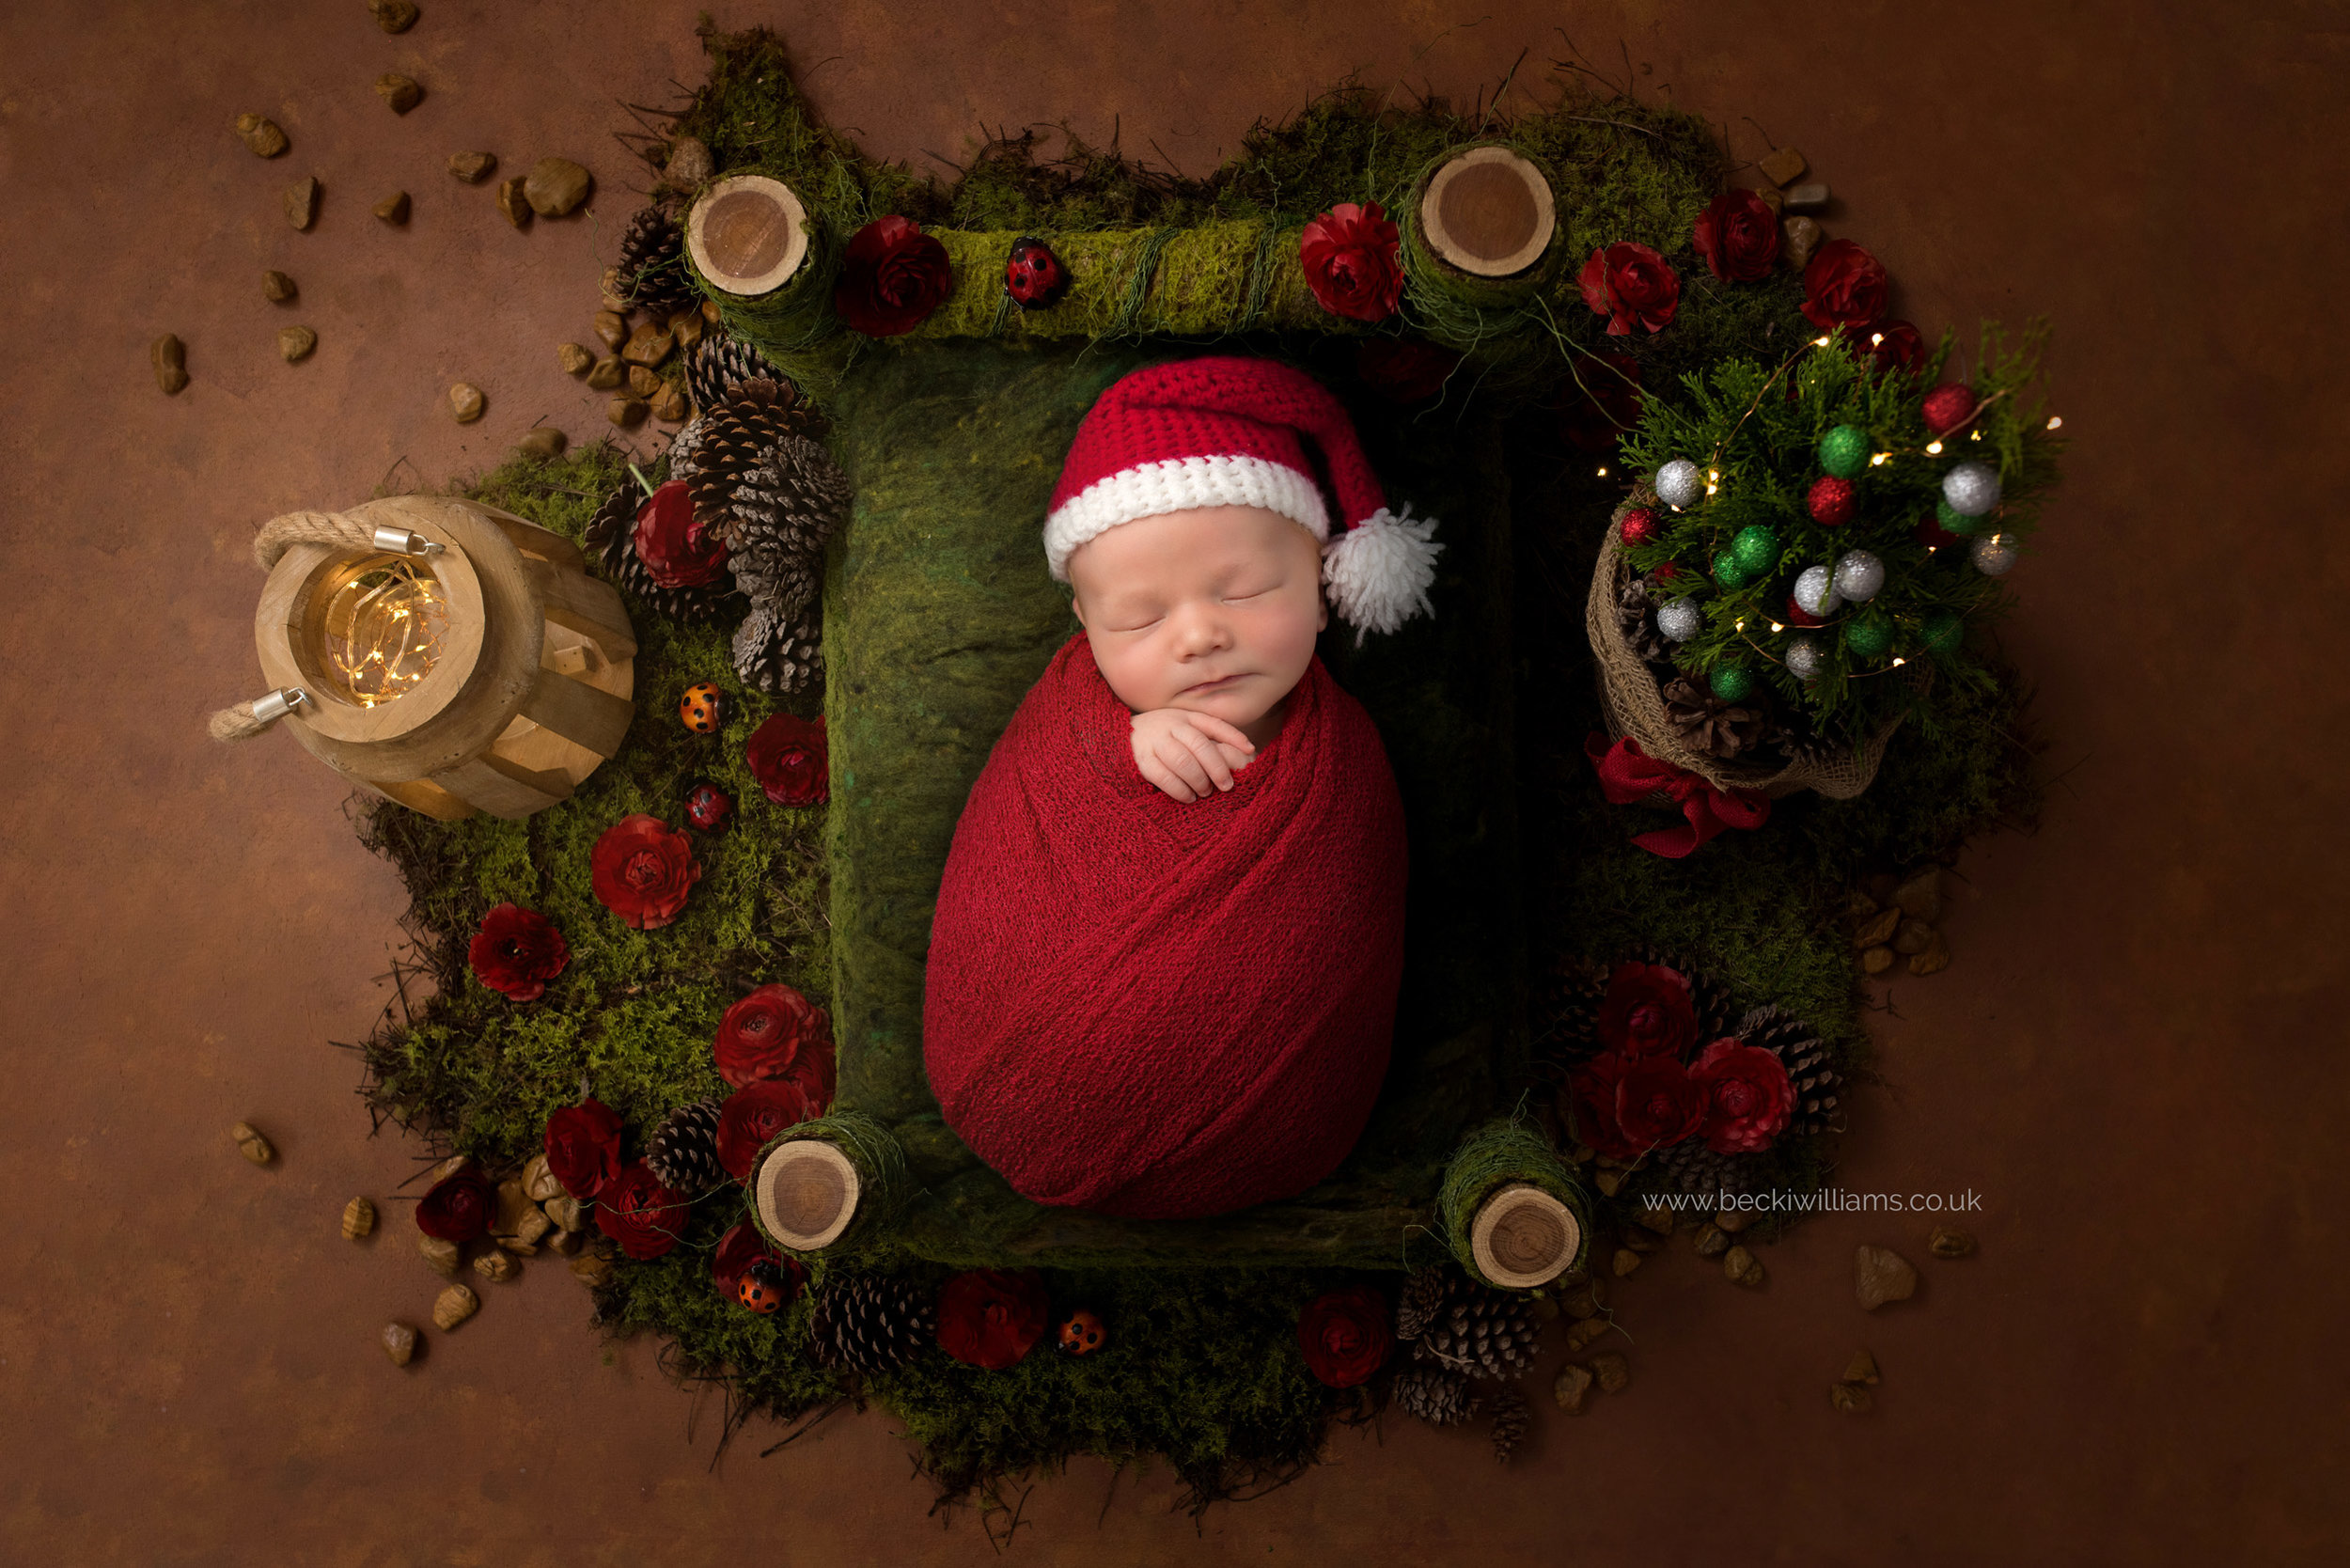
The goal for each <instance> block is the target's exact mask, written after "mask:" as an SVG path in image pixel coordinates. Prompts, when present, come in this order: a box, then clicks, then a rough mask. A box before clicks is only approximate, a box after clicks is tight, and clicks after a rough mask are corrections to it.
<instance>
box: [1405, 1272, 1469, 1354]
mask: <svg viewBox="0 0 2350 1568" xmlns="http://www.w3.org/2000/svg"><path fill="white" fill-rule="evenodd" d="M1453 1278H1454V1276H1453V1273H1452V1271H1451V1270H1450V1269H1449V1268H1447V1267H1445V1266H1444V1265H1443V1264H1438V1265H1437V1266H1436V1267H1434V1268H1424V1269H1421V1270H1420V1271H1419V1272H1418V1273H1417V1274H1414V1275H1413V1276H1412V1277H1411V1278H1408V1279H1406V1280H1404V1281H1403V1289H1402V1292H1400V1293H1399V1294H1397V1296H1396V1300H1395V1337H1396V1338H1397V1339H1399V1340H1417V1339H1418V1338H1419V1337H1420V1335H1421V1334H1422V1333H1424V1332H1426V1330H1427V1327H1428V1325H1430V1324H1431V1323H1433V1322H1434V1321H1435V1319H1436V1314H1437V1313H1439V1312H1441V1311H1443V1310H1444V1309H1445V1304H1446V1303H1447V1302H1449V1301H1450V1300H1451V1299H1452V1280H1453Z"/></svg>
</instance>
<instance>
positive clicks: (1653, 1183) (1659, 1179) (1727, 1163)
mask: <svg viewBox="0 0 2350 1568" xmlns="http://www.w3.org/2000/svg"><path fill="white" fill-rule="evenodd" d="M1761 1166H1762V1162H1761V1161H1760V1160H1759V1159H1757V1158H1756V1156H1754V1155H1752V1154H1716V1152H1714V1151H1713V1150H1711V1149H1708V1148H1707V1147H1706V1146H1705V1140H1704V1139H1703V1138H1701V1137H1691V1138H1684V1139H1683V1140H1682V1141H1681V1142H1679V1143H1676V1144H1672V1145H1670V1146H1669V1147H1668V1148H1664V1149H1659V1150H1658V1151H1656V1152H1655V1153H1654V1154H1653V1155H1651V1156H1650V1157H1649V1168H1650V1170H1651V1172H1652V1173H1653V1174H1652V1175H1651V1177H1650V1179H1649V1181H1648V1182H1647V1183H1646V1185H1648V1186H1650V1187H1652V1188H1655V1189H1659V1190H1663V1191H1668V1192H1685V1193H1688V1194H1690V1195H1691V1196H1693V1197H1703V1196H1710V1195H1712V1194H1714V1193H1722V1192H1728V1193H1745V1192H1753V1191H1755V1190H1757V1189H1758V1188H1759V1187H1761V1186H1762V1185H1763V1182H1762V1178H1761V1174H1760V1172H1761Z"/></svg>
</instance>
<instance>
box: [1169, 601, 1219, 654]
mask: <svg viewBox="0 0 2350 1568" xmlns="http://www.w3.org/2000/svg"><path fill="white" fill-rule="evenodd" d="M1175 640H1176V645H1177V646H1178V647H1179V648H1181V649H1183V650H1184V651H1214V650H1215V649H1218V648H1222V647H1225V646H1227V645H1228V644H1230V641H1231V640H1232V638H1231V628H1230V626H1229V625H1227V624H1226V622H1225V619H1224V617H1223V616H1222V615H1221V614H1219V613H1218V612H1217V611H1216V610H1215V609H1214V607H1213V606H1212V605H1207V604H1188V605H1185V606H1184V607H1183V610H1182V612H1181V613H1180V614H1178V615H1177V617H1176V621H1175Z"/></svg>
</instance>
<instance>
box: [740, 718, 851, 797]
mask: <svg viewBox="0 0 2350 1568" xmlns="http://www.w3.org/2000/svg"><path fill="white" fill-rule="evenodd" d="M743 760H744V761H745V762H748V763H749V764H750V765H751V776H752V777H754V778H756V779H758V780H759V787H760V789H762V790H764V791H766V792H767V798H768V799H769V800H771V801H774V802H775V803H776V805H777V806H822V805H823V803H824V802H825V801H827V800H830V799H831V798H832V780H831V778H830V776H829V769H830V767H831V758H830V754H829V752H828V751H827V750H826V747H825V744H824V721H823V717H822V716H819V717H818V718H817V720H816V721H815V722H814V723H813V724H811V723H809V722H808V721H807V719H804V718H795V717H793V716H792V715H791V714H790V713H770V714H769V715H768V716H767V722H766V723H764V724H762V725H760V727H759V728H758V729H755V730H753V731H751V738H750V743H749V744H748V745H745V746H744V748H743Z"/></svg>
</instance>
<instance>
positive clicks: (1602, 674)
mask: <svg viewBox="0 0 2350 1568" xmlns="http://www.w3.org/2000/svg"><path fill="white" fill-rule="evenodd" d="M1643 499H1644V498H1642V497H1635V498H1634V500H1631V501H1626V502H1625V503H1624V504H1623V505H1622V506H1621V507H1618V508H1617V509H1616V514H1615V515H1614V516H1613V517H1611V518H1609V519H1608V520H1607V537H1606V540H1605V541H1603V542H1602V543H1601V545H1600V547H1599V564H1598V565H1597V566H1595V567H1593V568H1592V570H1591V593H1590V599H1589V600H1588V601H1586V603H1585V604H1584V610H1583V625H1584V630H1585V632H1586V634H1587V635H1589V636H1590V639H1591V658H1592V660H1593V661H1594V663H1596V664H1597V666H1598V667H1599V697H1600V706H1601V707H1602V709H1603V710H1605V712H1606V718H1607V733H1608V737H1609V738H1610V739H1611V740H1622V738H1623V737H1625V736H1627V735H1629V736H1631V737H1632V739H1634V740H1635V741H1637V742H1638V743H1639V744H1640V749H1641V750H1642V751H1645V752H1647V753H1648V754H1649V755H1650V756H1651V757H1653V758H1655V759H1656V760H1658V761H1661V762H1670V763H1671V764H1672V765H1673V766H1674V767H1677V768H1686V769H1687V770H1688V771H1689V772H1691V773H1694V774H1696V775H1697V776H1700V778H1703V779H1704V780H1705V781H1706V782H1707V783H1709V784H1711V785H1713V786H1714V787H1715V788H1716V789H1717V790H1754V791H1759V792H1761V793H1763V794H1764V795H1767V796H1769V797H1771V798H1772V799H1777V798H1778V797H1779V796H1781V795H1792V794H1794V792H1797V791H1798V790H1817V791H1818V792H1820V793H1822V794H1824V795H1825V796H1827V797H1828V798H1829V799H1830V800H1850V799H1851V798H1852V797H1853V796H1855V795H1857V794H1858V793H1859V792H1861V791H1863V790H1865V789H1867V788H1868V787H1869V784H1870V781H1871V780H1872V779H1873V778H1875V777H1876V776H1877V764H1878V763H1879V762H1881V761H1883V760H1885V744H1886V743H1887V742H1888V741H1889V740H1891V739H1892V738H1893V731H1894V730H1896V729H1900V728H1901V722H1902V715H1900V714H1899V713H1896V714H1894V715H1893V717H1892V718H1891V719H1890V720H1889V721H1888V722H1887V723H1886V725H1885V726H1884V728H1882V729H1879V730H1878V731H1877V732H1876V734H1875V735H1873V736H1872V737H1871V738H1870V740H1869V743H1868V745H1865V746H1863V747H1861V748H1860V749H1859V750H1857V751H1851V750H1838V751H1832V752H1829V753H1827V754H1825V756H1822V757H1820V758H1819V759H1818V760H1812V761H1806V762H1793V763H1789V764H1787V765H1785V766H1780V765H1778V763H1776V762H1747V761H1744V760H1738V761H1728V762H1725V761H1723V760H1721V759H1720V758H1718V757H1715V756H1711V755H1709V754H1708V753H1705V752H1702V751H1694V750H1691V749H1690V748H1689V747H1687V746H1685V745H1683V744H1682V743H1681V742H1680V740H1679V739H1678V738H1676V737H1675V735H1674V733H1673V729H1672V726H1671V725H1670V724H1669V722H1667V720H1666V718H1665V697H1664V694H1663V693H1662V692H1661V691H1659V690H1658V689H1657V685H1656V675H1655V672H1654V671H1653V670H1652V669H1651V668H1650V667H1649V666H1648V664H1647V662H1646V661H1645V660H1643V659H1642V658H1641V657H1640V656H1639V654H1637V653H1636V652H1634V651H1632V645H1631V644H1629V643H1627V642H1626V641H1624V637H1623V630H1622V626H1621V625H1619V624H1618V622H1617V619H1616V604H1617V603H1618V599H1619V596H1620V595H1621V594H1622V591H1623V584H1624V581H1625V578H1626V577H1627V576H1628V575H1629V573H1630V572H1631V567H1630V565H1629V564H1628V563H1627V562H1626V561H1625V560H1624V558H1623V556H1622V552H1621V550H1620V548H1619V541H1618V537H1617V533H1616V529H1617V525H1619V524H1621V523H1622V521H1623V514H1624V513H1625V512H1627V511H1629V510H1632V508H1633V506H1634V504H1635V501H1642V500H1643ZM1644 504H1647V505H1652V506H1653V505H1654V504H1655V503H1654V502H1653V500H1646V501H1645V503H1644ZM1925 674H1926V677H1927V678H1928V679H1931V677H1932V671H1931V669H1930V668H1929V669H1927V670H1926V671H1925Z"/></svg>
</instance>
